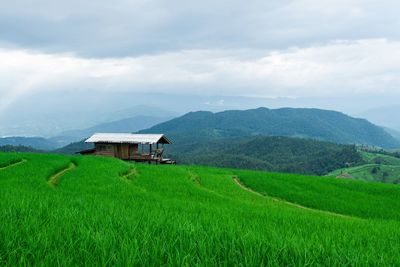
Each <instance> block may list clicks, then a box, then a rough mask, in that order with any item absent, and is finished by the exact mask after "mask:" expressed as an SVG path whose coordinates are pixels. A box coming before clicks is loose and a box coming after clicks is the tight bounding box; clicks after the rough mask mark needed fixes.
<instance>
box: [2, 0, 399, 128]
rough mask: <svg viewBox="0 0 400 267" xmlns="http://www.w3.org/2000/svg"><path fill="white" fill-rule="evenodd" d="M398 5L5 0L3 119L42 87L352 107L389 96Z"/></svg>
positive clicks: (381, 103)
mask: <svg viewBox="0 0 400 267" xmlns="http://www.w3.org/2000/svg"><path fill="white" fill-rule="evenodd" d="M398 10H400V2H399V1H396V0H380V1H378V0H324V1H320V0H296V1H289V0H270V1H265V0H253V1H237V0H229V1H228V0H220V1H211V0H203V1H190V0H189V1H188V0H186V1H183V0H182V1H178V0H169V1H162V0H158V1H155V0H114V1H109V0H96V1H78V0H69V1H57V0H13V1H2V3H1V9H0V121H1V119H2V118H3V120H4V118H5V117H10V116H13V115H15V114H17V113H18V114H19V115H21V114H22V115H24V116H27V115H29V114H33V113H34V111H35V110H33V108H31V109H32V110H30V108H29V107H30V106H32V107H33V106H34V105H33V102H38V101H39V102H40V101H43V99H44V98H46V95H47V96H49V97H50V96H51V97H52V98H55V99H58V101H57V106H56V107H49V108H47V109H44V112H51V111H52V109H54V111H56V110H57V107H60V106H63V105H65V106H71V108H73V109H75V110H80V109H83V108H84V106H85V102H87V99H88V98H85V97H84V96H87V95H92V96H94V97H95V96H97V95H102V96H110V97H111V96H116V95H120V96H121V97H122V96H124V95H126V94H129V96H130V97H131V98H132V101H131V103H132V105H133V104H143V103H142V102H143V101H146V100H145V99H144V98H143V97H141V98H140V99H141V100H140V101H139V100H138V101H139V102H138V101H136V102H135V100H134V99H135V95H142V96H145V95H149V94H150V95H154V94H156V95H157V94H170V95H178V96H183V95H185V96H188V97H189V96H190V97H192V98H193V99H196V98H197V97H202V98H201V99H203V98H204V97H207V96H209V97H211V96H218V97H219V98H221V99H219V98H218V97H217V98H215V99H213V100H212V101H214V100H215V101H216V103H219V105H220V106H221V109H223V108H227V107H228V106H224V103H226V101H225V98H226V99H229V97H246V99H247V98H248V99H253V100H254V99H278V98H284V99H288V100H290V101H288V102H287V103H288V105H289V104H290V103H292V104H293V105H294V106H296V102H295V101H293V99H299V103H300V102H301V101H300V100H301V99H317V100H316V102H315V104H314V105H315V106H316V107H325V106H326V107H328V105H325V104H322V103H329V101H330V100H332V101H333V102H332V101H331V103H330V105H329V108H334V107H335V106H337V109H338V110H342V111H344V112H349V113H354V114H358V113H360V114H361V113H362V112H363V111H367V110H369V109H372V108H379V107H385V106H393V105H396V103H397V102H398V100H400V89H399V88H400V87H399V85H400V31H399V30H398V29H400V16H398ZM70 95H76V96H78V97H77V98H76V99H78V100H76V99H75V100H74V103H71V102H70V101H71V100H69V98H68V96H70ZM80 95H82V101H79V96H80ZM220 96H221V97H220ZM64 98H65V99H66V100H65V102H63V99H64ZM105 98H106V99H107V97H105ZM102 99H104V97H103V98H102ZM138 99H139V98H138ZM143 99H144V100H143ZM29 101H31V102H32V103H31V104H26V103H29ZM115 101H117V100H115ZM352 101H354V102H357V103H355V104H354V106H357V107H358V108H357V109H356V110H355V109H351V107H352V106H353V105H352V104H351V102H352ZM21 103H25V104H24V105H23V106H22V104H21ZM103 103H104V102H102V104H103ZM207 103H209V101H205V102H204V104H205V107H206V106H207ZM249 103H250V102H249ZM251 103H254V101H253V102H251ZM268 103H271V101H269V102H268ZM299 103H297V105H301V104H299ZM301 103H307V105H309V104H310V101H306V102H301ZM342 103H348V104H346V105H342ZM257 104H258V102H257ZM127 105H128V103H126V106H127ZM171 105H172V104H171ZM311 105H312V104H311ZM324 105H325V106H324ZM172 106H173V105H172ZM245 106H246V105H244V104H243V105H242V106H241V104H238V105H237V108H241V107H245ZM247 106H248V105H247ZM247 106H246V107H247ZM21 107H22V108H21ZM24 107H25V108H24ZM200 108H201V107H200ZM22 115H21V116H22ZM0 128H1V127H0Z"/></svg>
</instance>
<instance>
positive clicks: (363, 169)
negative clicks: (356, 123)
mask: <svg viewBox="0 0 400 267" xmlns="http://www.w3.org/2000/svg"><path fill="white" fill-rule="evenodd" d="M360 154H361V155H362V157H363V160H364V161H365V164H362V165H359V166H354V167H349V168H341V169H338V170H335V171H333V172H331V173H329V174H328V175H329V176H334V177H342V178H348V179H357V180H364V181H369V182H384V183H395V184H400V158H398V157H394V156H391V155H388V154H382V153H369V152H365V151H361V152H360Z"/></svg>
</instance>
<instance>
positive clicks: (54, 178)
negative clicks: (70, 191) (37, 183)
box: [47, 162, 76, 187]
mask: <svg viewBox="0 0 400 267" xmlns="http://www.w3.org/2000/svg"><path fill="white" fill-rule="evenodd" d="M75 168H76V165H75V163H73V162H71V163H70V164H69V166H68V167H67V168H65V169H63V170H61V171H59V172H57V173H56V174H54V175H53V176H51V177H50V178H49V180H48V181H47V183H48V184H49V185H50V186H51V187H56V186H57V185H58V184H59V183H60V179H61V177H62V176H63V175H64V174H65V173H66V172H69V171H71V170H73V169H75Z"/></svg>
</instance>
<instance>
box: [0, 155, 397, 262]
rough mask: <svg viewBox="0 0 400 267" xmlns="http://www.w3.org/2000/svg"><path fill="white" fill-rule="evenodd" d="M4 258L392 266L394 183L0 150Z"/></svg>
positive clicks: (0, 251)
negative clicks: (1, 151)
mask: <svg viewBox="0 0 400 267" xmlns="http://www.w3.org/2000/svg"><path fill="white" fill-rule="evenodd" d="M0 222H1V227H0V265H2V266H215V265H216V266H306V265H309V266H321V265H323V266H343V265H345V266H397V265H400V245H399V244H400V187H399V186H398V185H392V184H381V183H366V182H360V181H356V180H344V179H336V178H329V177H311V176H300V175H293V174H279V173H265V172H257V171H244V170H231V169H218V168H208V167H197V166H179V165H177V166H163V165H147V164H132V163H126V162H123V161H119V160H116V159H111V158H101V157H91V156H87V157H83V156H62V155H47V154H23V153H21V154H18V153H0Z"/></svg>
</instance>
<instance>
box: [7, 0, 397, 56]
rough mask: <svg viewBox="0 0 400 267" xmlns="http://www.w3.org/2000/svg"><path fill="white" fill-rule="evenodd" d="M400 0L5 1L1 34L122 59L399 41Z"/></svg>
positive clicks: (22, 42) (46, 47) (26, 43)
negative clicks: (194, 51)
mask: <svg viewBox="0 0 400 267" xmlns="http://www.w3.org/2000/svg"><path fill="white" fill-rule="evenodd" d="M399 8H400V3H399V2H398V1H384V3H382V2H380V1H371V0H364V1H362V0H348V1H344V0H335V1H333V0H328V1H317V0H296V1H282V0H275V1H264V0H255V1H251V2H248V1H247V2H245V1H235V0H234V1H232V0H231V1H227V0H224V1H210V0H205V1H179V0H172V1H154V0H153V1H149V0H148V1H144V0H134V1H127V0H118V1H107V0H99V1H78V0H71V1H52V0H37V1H34V0H31V1H26V0H15V1H7V2H5V3H2V8H1V10H0V40H1V41H2V42H4V43H12V44H15V45H18V46H21V47H29V48H32V49H39V50H42V51H47V52H53V53H54V52H73V53H77V54H79V55H81V56H85V57H119V56H132V55H140V54H148V53H163V52H165V51H177V50H190V49H216V48H218V49H243V48H246V49H285V48H288V47H293V46H300V47H305V46H309V45H312V44H316V43H325V42H329V41H332V40H357V39H371V38H387V39H398V38H399V32H398V31H397V29H398V26H400V24H399V22H400V19H399V16H398V14H397V12H396V11H397V10H399Z"/></svg>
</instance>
